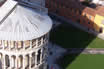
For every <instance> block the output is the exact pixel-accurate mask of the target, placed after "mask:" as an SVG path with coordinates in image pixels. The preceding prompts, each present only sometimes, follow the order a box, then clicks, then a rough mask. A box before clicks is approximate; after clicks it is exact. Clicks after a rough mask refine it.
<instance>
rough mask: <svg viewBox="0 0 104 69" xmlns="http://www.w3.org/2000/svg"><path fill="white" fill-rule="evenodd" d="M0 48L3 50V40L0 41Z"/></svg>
mask: <svg viewBox="0 0 104 69" xmlns="http://www.w3.org/2000/svg"><path fill="white" fill-rule="evenodd" d="M0 48H2V40H0Z"/></svg>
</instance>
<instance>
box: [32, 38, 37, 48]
mask: <svg viewBox="0 0 104 69" xmlns="http://www.w3.org/2000/svg"><path fill="white" fill-rule="evenodd" d="M35 46H36V39H34V40H32V47H35Z"/></svg>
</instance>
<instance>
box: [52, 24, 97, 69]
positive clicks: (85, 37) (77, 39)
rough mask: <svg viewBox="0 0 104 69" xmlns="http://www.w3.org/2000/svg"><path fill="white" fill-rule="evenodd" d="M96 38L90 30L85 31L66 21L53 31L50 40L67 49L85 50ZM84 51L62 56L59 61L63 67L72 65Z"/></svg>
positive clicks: (64, 68)
mask: <svg viewBox="0 0 104 69" xmlns="http://www.w3.org/2000/svg"><path fill="white" fill-rule="evenodd" d="M95 38H96V36H93V35H92V34H89V33H88V32H84V31H82V30H80V29H78V28H75V27H73V26H71V25H70V24H67V23H64V24H61V25H59V26H58V27H56V28H54V29H53V30H52V31H51V36H50V41H51V42H52V43H56V44H58V45H60V46H61V47H63V48H66V49H68V48H83V49H82V51H83V50H84V49H85V48H87V47H88V45H89V44H90V43H91V42H92V41H93V40H94V39H95ZM82 51H80V52H79V53H78V54H73V55H70V58H69V55H68V56H67V55H65V56H64V57H63V58H60V59H59V61H57V63H58V64H59V65H60V66H61V67H62V68H63V69H66V68H67V66H68V65H70V64H71V63H72V62H73V61H74V60H75V59H76V58H77V57H78V56H79V55H80V53H81V52H82ZM66 54H67V53H66ZM60 60H62V61H60Z"/></svg>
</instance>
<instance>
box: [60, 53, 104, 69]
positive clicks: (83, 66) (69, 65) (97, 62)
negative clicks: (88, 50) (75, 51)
mask: <svg viewBox="0 0 104 69" xmlns="http://www.w3.org/2000/svg"><path fill="white" fill-rule="evenodd" d="M59 65H60V66H61V67H62V68H63V69H104V55H98V54H97V55H88V54H87V55H85V54H81V55H79V56H76V55H67V56H65V57H64V59H61V61H60V64H59Z"/></svg>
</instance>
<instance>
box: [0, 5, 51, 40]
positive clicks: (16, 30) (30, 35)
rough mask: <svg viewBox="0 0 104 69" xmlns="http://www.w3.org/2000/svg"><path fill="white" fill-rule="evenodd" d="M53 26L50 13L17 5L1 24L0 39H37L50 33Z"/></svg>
mask: <svg viewBox="0 0 104 69" xmlns="http://www.w3.org/2000/svg"><path fill="white" fill-rule="evenodd" d="M0 11H1V10H0ZM51 27H52V21H51V19H50V18H49V17H48V15H46V14H40V13H37V12H36V11H35V10H33V9H31V8H28V7H24V6H20V5H17V6H16V8H15V9H14V10H13V11H12V13H11V14H10V15H9V16H8V17H7V18H6V19H5V21H4V22H3V23H2V24H0V40H14V41H24V40H31V39H35V38H38V37H40V36H42V35H45V34H46V33H48V32H49V31H50V29H51Z"/></svg>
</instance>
